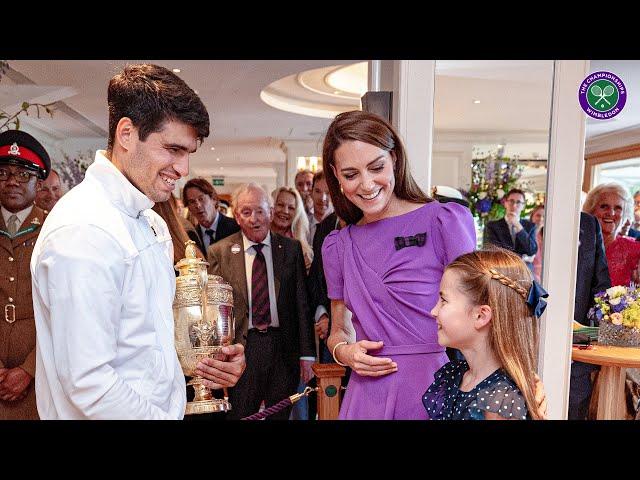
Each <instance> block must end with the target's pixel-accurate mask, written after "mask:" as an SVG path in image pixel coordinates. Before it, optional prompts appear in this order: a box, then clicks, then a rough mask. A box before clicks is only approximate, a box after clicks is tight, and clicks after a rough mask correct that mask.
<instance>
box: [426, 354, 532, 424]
mask: <svg viewBox="0 0 640 480" xmlns="http://www.w3.org/2000/svg"><path fill="white" fill-rule="evenodd" d="M467 370H469V364H468V363H467V362H466V361H465V360H455V361H453V362H449V363H447V364H445V365H444V366H442V368H440V370H438V371H437V372H436V373H435V376H434V381H433V383H432V384H431V386H430V387H429V388H428V389H427V391H426V393H425V394H424V395H423V396H422V403H423V404H424V407H425V408H426V409H427V413H428V414H429V418H431V419H432V420H484V414H485V412H492V413H497V414H498V415H500V416H501V417H504V418H507V419H514V420H515V419H519V420H527V419H530V417H529V412H528V410H527V406H526V403H525V401H524V397H523V396H522V394H521V393H520V390H519V389H518V387H517V386H516V384H515V382H514V381H513V380H511V378H509V376H507V374H506V372H505V371H504V370H502V369H498V370H496V371H495V372H493V373H492V374H491V375H489V376H488V377H487V378H485V379H484V380H482V381H481V382H480V383H479V384H478V385H476V386H475V388H474V389H473V390H471V391H469V392H463V391H461V390H460V389H459V388H458V387H459V386H460V383H461V382H462V377H463V376H464V373H465V372H466V371H467Z"/></svg>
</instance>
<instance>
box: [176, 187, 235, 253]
mask: <svg viewBox="0 0 640 480" xmlns="http://www.w3.org/2000/svg"><path fill="white" fill-rule="evenodd" d="M182 201H183V203H184V205H185V207H187V208H188V209H189V211H190V212H191V214H192V215H193V216H194V217H195V218H196V219H197V220H198V224H197V225H195V227H196V228H195V232H196V234H197V236H196V235H193V232H192V231H189V232H187V233H188V234H189V238H191V240H193V241H194V242H196V244H197V245H198V248H199V249H200V251H201V252H202V253H203V254H204V255H205V257H206V255H207V249H208V248H209V247H210V246H211V245H213V244H214V243H215V242H217V241H219V240H222V239H223V238H225V237H228V236H229V235H233V234H234V233H236V232H239V231H240V227H239V226H238V224H237V223H236V221H235V220H234V219H233V218H230V217H227V216H225V215H222V214H221V213H220V212H219V211H218V193H217V192H216V189H215V188H213V185H211V183H209V182H208V181H207V180H205V179H204V178H192V179H191V180H189V181H188V182H187V183H186V184H185V186H184V188H183V189H182Z"/></svg>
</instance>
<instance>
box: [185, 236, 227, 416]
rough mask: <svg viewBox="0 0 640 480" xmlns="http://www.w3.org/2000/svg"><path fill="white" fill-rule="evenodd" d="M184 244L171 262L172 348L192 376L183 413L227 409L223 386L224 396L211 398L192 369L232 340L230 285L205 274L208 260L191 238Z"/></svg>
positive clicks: (189, 375)
mask: <svg viewBox="0 0 640 480" xmlns="http://www.w3.org/2000/svg"><path fill="white" fill-rule="evenodd" d="M185 246H186V250H185V258H183V259H182V260H180V261H179V262H178V263H177V264H176V266H175V269H176V270H177V271H178V272H179V273H180V276H179V277H177V278H176V296H175V299H174V301H173V319H174V323H175V344H176V351H177V353H178V359H179V360H180V365H181V366H182V371H183V372H184V374H185V376H187V377H193V378H192V379H191V380H190V381H189V383H187V385H193V388H194V390H195V398H194V399H193V401H191V402H188V403H187V408H186V410H185V415H195V414H200V413H212V412H226V411H227V410H231V404H230V403H229V400H228V395H227V391H226V388H225V389H224V399H216V398H213V396H212V394H211V389H209V388H207V387H205V386H204V385H203V384H202V380H203V378H202V377H201V376H199V375H196V374H195V373H194V370H195V368H196V365H197V363H198V361H200V359H202V358H204V357H210V358H213V357H214V356H215V355H217V354H222V352H221V350H222V347H223V346H226V345H231V344H232V343H233V338H234V324H233V289H232V288H231V285H229V284H228V283H227V282H225V281H224V279H223V278H222V277H219V276H217V275H208V274H207V267H208V266H209V263H208V262H206V261H204V260H202V259H200V258H198V257H197V255H196V247H195V242H194V241H192V240H189V241H188V242H186V243H185Z"/></svg>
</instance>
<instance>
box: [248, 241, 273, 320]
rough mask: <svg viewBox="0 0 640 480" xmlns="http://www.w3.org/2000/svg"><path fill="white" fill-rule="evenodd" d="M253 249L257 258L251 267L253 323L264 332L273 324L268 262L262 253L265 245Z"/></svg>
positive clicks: (261, 244) (255, 246)
mask: <svg viewBox="0 0 640 480" xmlns="http://www.w3.org/2000/svg"><path fill="white" fill-rule="evenodd" d="M253 248H254V250H255V251H256V256H255V258H254V259H253V266H252V267H251V316H252V319H251V321H252V323H253V326H254V327H255V328H258V329H260V330H264V329H265V328H267V327H268V326H269V324H270V323H271V308H270V302H269V280H268V277H267V262H266V261H265V258H264V254H263V253H262V249H263V248H264V243H258V244H256V245H254V246H253Z"/></svg>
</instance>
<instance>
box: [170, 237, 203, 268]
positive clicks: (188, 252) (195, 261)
mask: <svg viewBox="0 0 640 480" xmlns="http://www.w3.org/2000/svg"><path fill="white" fill-rule="evenodd" d="M184 245H185V252H184V255H185V257H184V258H183V259H182V260H180V261H179V262H178V263H177V264H176V265H175V267H174V268H175V269H176V270H177V271H178V272H180V275H189V274H192V273H194V271H199V270H202V269H206V268H207V267H208V266H209V262H206V261H205V260H203V259H201V258H198V255H197V254H196V242H194V241H193V240H189V241H187V242H185V244H184Z"/></svg>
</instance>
